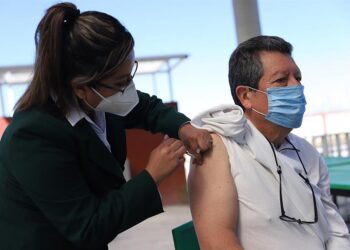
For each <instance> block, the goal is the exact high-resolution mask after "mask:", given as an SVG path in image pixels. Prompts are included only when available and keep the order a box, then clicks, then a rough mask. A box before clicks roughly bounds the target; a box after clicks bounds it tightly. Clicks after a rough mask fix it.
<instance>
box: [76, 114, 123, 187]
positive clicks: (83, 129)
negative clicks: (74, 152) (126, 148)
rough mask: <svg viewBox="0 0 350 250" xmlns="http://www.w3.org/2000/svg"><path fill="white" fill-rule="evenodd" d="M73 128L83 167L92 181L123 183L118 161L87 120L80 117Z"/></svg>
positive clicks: (113, 183) (112, 183) (111, 183)
mask: <svg viewBox="0 0 350 250" xmlns="http://www.w3.org/2000/svg"><path fill="white" fill-rule="evenodd" d="M74 130H75V134H76V135H77V137H78V141H79V144H80V145H79V146H80V151H81V153H82V155H81V158H82V159H83V162H84V163H83V168H84V171H85V172H86V173H87V175H88V176H90V177H91V178H90V179H92V181H93V182H94V183H95V182H100V181H101V182H102V183H103V182H106V183H105V184H108V183H109V184H110V185H113V186H115V185H118V186H120V184H123V183H125V179H124V176H123V172H122V171H123V170H122V169H123V167H122V166H121V164H120V162H118V161H117V159H116V158H114V156H113V155H112V154H111V152H109V150H108V149H107V147H106V146H105V145H104V144H103V142H102V141H101V140H100V138H99V137H98V136H97V135H96V133H95V132H94V131H93V129H92V128H91V127H90V125H89V124H88V122H87V121H86V120H85V119H82V120H81V121H79V122H78V123H77V124H76V125H75V126H74ZM96 166H97V167H96ZM108 186H109V185H108Z"/></svg>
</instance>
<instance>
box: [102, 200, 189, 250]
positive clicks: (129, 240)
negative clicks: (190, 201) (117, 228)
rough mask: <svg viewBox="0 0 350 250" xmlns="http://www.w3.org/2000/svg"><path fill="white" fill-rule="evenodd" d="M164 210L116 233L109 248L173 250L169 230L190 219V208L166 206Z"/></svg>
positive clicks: (113, 249)
mask: <svg viewBox="0 0 350 250" xmlns="http://www.w3.org/2000/svg"><path fill="white" fill-rule="evenodd" d="M164 211H165V212H164V213H162V214H159V215H156V216H153V217H152V218H149V219H147V220H145V221H143V222H141V223H140V224H138V225H136V226H134V227H133V228H130V229H129V230H127V231H125V232H124V233H121V234H120V235H118V236H117V238H115V239H114V240H113V241H112V242H111V243H110V244H109V245H108V247H109V250H120V249H122V250H174V249H175V247H174V243H173V236H172V234H171V230H172V229H173V228H175V227H177V226H180V225H182V224H184V223H186V222H188V221H190V220H191V213H190V208H189V206H186V205H183V206H181V205H177V206H168V207H164Z"/></svg>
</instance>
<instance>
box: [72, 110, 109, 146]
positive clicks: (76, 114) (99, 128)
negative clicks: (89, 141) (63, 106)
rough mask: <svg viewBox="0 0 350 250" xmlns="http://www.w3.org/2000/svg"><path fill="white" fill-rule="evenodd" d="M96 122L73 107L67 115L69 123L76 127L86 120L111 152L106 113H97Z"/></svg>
mask: <svg viewBox="0 0 350 250" xmlns="http://www.w3.org/2000/svg"><path fill="white" fill-rule="evenodd" d="M95 117H96V122H94V121H93V120H91V118H90V117H89V116H88V115H87V114H86V113H85V112H84V111H82V110H81V109H78V108H74V107H72V108H71V109H70V111H69V112H68V113H67V114H66V118H67V120H68V122H69V123H70V124H71V125H72V126H73V127H74V126H75V125H76V124H77V123H78V122H79V121H80V120H81V119H85V120H86V121H87V122H88V123H89V125H90V126H91V128H92V129H93V130H94V131H95V133H96V135H97V136H98V137H99V138H100V140H101V141H102V142H103V144H104V145H105V146H106V147H107V149H108V150H109V151H111V146H110V145H109V142H108V141H107V131H106V115H105V112H102V111H95Z"/></svg>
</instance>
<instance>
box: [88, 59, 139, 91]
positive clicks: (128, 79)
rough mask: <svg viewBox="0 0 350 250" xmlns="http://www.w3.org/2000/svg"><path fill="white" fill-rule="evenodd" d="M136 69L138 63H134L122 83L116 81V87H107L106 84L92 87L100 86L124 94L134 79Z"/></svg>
mask: <svg viewBox="0 0 350 250" xmlns="http://www.w3.org/2000/svg"><path fill="white" fill-rule="evenodd" d="M137 68H138V61H135V62H134V66H133V68H132V70H131V73H130V76H128V77H126V79H125V80H124V81H118V84H116V86H111V85H107V84H104V83H101V82H96V83H95V84H93V86H101V87H104V88H107V89H111V90H114V91H116V92H124V90H125V88H126V87H127V86H128V85H129V84H130V83H131V81H132V80H133V79H134V77H135V75H136V71H137Z"/></svg>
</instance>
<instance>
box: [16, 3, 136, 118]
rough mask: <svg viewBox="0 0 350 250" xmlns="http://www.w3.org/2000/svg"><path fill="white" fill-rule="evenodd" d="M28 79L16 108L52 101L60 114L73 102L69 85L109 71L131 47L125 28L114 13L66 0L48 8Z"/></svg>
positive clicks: (103, 75)
mask: <svg viewBox="0 0 350 250" xmlns="http://www.w3.org/2000/svg"><path fill="white" fill-rule="evenodd" d="M35 45H36V58H35V65H34V74H33V79H32V81H31V83H30V85H29V87H28V89H27V90H26V92H25V93H24V95H23V96H22V97H21V98H20V100H19V101H18V102H17V104H16V111H19V110H24V109H27V108H30V107H39V108H45V107H47V106H48V105H49V103H52V102H54V103H55V105H56V106H57V107H58V108H59V110H60V111H61V113H62V114H66V113H67V112H68V111H69V109H70V108H71V107H72V106H76V105H79V104H78V101H77V98H76V96H75V94H74V92H73V89H72V87H71V83H74V84H91V83H92V82H94V81H98V80H101V79H102V78H104V77H107V76H108V75H110V74H112V73H113V72H114V71H115V70H116V69H117V68H118V67H119V66H120V65H121V64H122V62H123V61H124V60H125V59H126V58H127V56H128V55H129V53H130V52H131V51H132V49H133V47H134V40H133V37H132V35H131V34H130V33H129V31H128V30H127V29H126V28H125V27H124V26H123V25H122V24H121V23H120V22H119V21H118V20H117V19H115V18H114V17H112V16H110V15H108V14H105V13H102V12H98V11H86V12H83V13H81V14H80V11H79V10H78V9H77V7H76V6H75V5H74V4H72V3H59V4H56V5H54V6H52V7H50V8H49V9H48V10H47V12H46V14H45V16H44V17H43V18H42V19H41V21H40V23H39V25H38V27H37V29H36V32H35Z"/></svg>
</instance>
